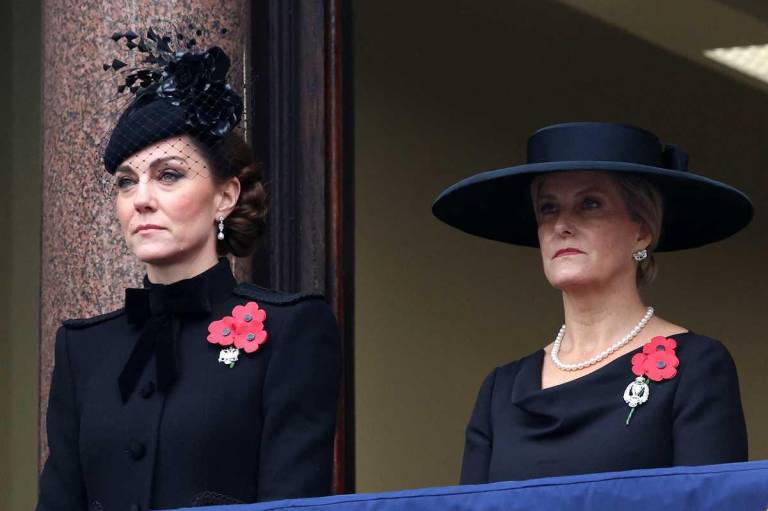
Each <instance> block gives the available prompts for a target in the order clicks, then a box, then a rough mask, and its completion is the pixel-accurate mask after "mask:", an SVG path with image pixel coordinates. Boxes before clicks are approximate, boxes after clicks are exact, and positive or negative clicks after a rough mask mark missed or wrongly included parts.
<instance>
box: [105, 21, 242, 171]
mask: <svg viewBox="0 0 768 511" xmlns="http://www.w3.org/2000/svg"><path fill="white" fill-rule="evenodd" d="M219 31H220V33H221V34H225V33H226V29H224V28H219ZM207 34H208V31H207V30H205V29H202V28H199V27H196V26H195V25H194V24H188V25H186V29H185V30H182V29H181V28H180V27H179V26H177V25H170V29H169V30H161V29H158V28H157V27H149V28H148V29H147V30H146V31H141V32H140V33H137V32H134V31H132V30H128V31H126V32H115V33H114V34H112V37H111V39H112V40H114V41H115V42H116V43H118V44H120V45H122V46H124V47H125V49H127V50H129V51H131V52H136V53H137V55H136V59H135V60H136V61H137V63H138V65H136V66H133V67H131V66H129V65H128V64H127V63H126V62H124V61H123V60H120V59H117V58H115V59H113V60H112V62H111V63H109V64H104V65H103V69H104V70H105V71H112V72H115V73H118V74H119V75H120V77H121V80H120V82H119V83H118V86H117V93H118V95H124V94H131V95H133V99H132V100H131V102H130V104H129V105H128V107H127V108H126V109H125V111H124V112H123V113H122V115H121V116H120V118H119V119H118V121H117V124H116V125H115V127H114V129H113V131H112V133H111V135H110V137H109V141H108V143H107V146H106V149H105V151H104V165H105V167H106V169H107V171H108V172H109V173H114V172H115V169H116V168H117V166H118V165H120V163H121V162H122V161H123V160H125V158H126V157H128V156H130V155H131V154H133V153H135V152H136V151H138V150H140V149H141V148H143V147H146V146H147V145H149V144H151V143H153V142H157V141H159V140H162V139H165V138H168V137H171V136H174V135H181V134H190V135H194V136H195V137H197V138H198V139H200V140H204V141H206V142H215V141H217V140H220V139H222V138H223V137H224V136H225V135H226V134H227V133H229V132H230V131H231V130H232V129H233V128H234V127H235V126H237V125H238V123H239V122H240V119H241V116H242V113H243V101H242V99H241V97H240V96H239V95H238V94H237V93H236V92H235V91H234V90H233V89H232V87H231V86H230V85H229V84H228V83H227V73H228V71H229V68H230V59H229V57H228V56H227V54H226V53H225V52H224V50H222V49H221V48H219V47H218V46H212V47H210V48H208V49H202V48H201V47H200V45H199V43H198V38H199V37H201V36H205V35H207ZM126 60H127V59H126Z"/></svg>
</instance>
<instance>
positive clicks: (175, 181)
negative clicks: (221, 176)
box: [115, 136, 239, 266]
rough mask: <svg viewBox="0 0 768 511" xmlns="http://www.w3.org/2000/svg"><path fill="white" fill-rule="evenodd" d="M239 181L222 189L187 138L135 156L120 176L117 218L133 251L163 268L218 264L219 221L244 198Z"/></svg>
mask: <svg viewBox="0 0 768 511" xmlns="http://www.w3.org/2000/svg"><path fill="white" fill-rule="evenodd" d="M233 180H234V182H235V183H236V182H237V180H236V179H234V178H233ZM233 180H230V181H228V182H227V183H224V184H222V185H217V183H216V181H215V180H214V179H213V175H212V173H211V170H210V169H209V167H208V164H207V162H206V161H205V158H204V157H203V155H202V153H201V152H200V150H199V149H198V148H197V147H196V146H195V145H194V143H193V142H192V140H191V139H190V138H189V137H187V136H180V137H172V138H169V139H166V140H163V141H161V142H158V143H156V144H153V145H151V146H149V147H147V148H145V149H143V150H141V151H139V152H137V153H135V154H134V155H132V156H131V157H130V158H128V159H127V160H125V161H124V162H123V163H122V165H120V167H118V169H117V171H116V172H115V181H116V185H117V201H116V202H117V215H118V217H119V219H120V224H121V226H122V229H123V235H124V236H125V240H126V242H127V244H128V248H129V249H130V250H131V252H133V253H134V254H135V255H136V257H138V258H139V259H140V260H141V261H143V262H145V263H147V264H151V265H157V266H164V265H170V264H177V263H183V262H185V261H190V262H191V261H199V260H200V258H201V257H202V258H205V259H211V258H213V259H214V260H215V257H216V228H215V222H216V219H217V218H218V217H219V216H220V215H223V216H225V217H226V216H227V215H228V214H229V213H230V212H231V210H232V207H233V206H234V204H235V203H236V201H237V196H238V194H239V183H236V185H237V186H235V185H234V184H233V183H232V181H233ZM233 186H235V187H236V188H237V189H236V190H233ZM233 191H234V193H233Z"/></svg>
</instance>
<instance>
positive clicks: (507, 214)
mask: <svg viewBox="0 0 768 511" xmlns="http://www.w3.org/2000/svg"><path fill="white" fill-rule="evenodd" d="M579 170H599V171H608V172H615V173H619V174H628V175H635V176H639V177H642V178H644V179H646V180H647V181H649V182H650V183H652V184H654V185H656V187H657V188H658V190H659V192H660V193H661V195H662V198H663V201H664V217H663V223H662V231H661V238H660V240H659V243H658V246H657V248H656V250H657V251H670V250H681V249H685V248H693V247H698V246H701V245H705V244H707V243H712V242H714V241H718V240H722V239H724V238H727V237H728V236H730V235H732V234H734V233H736V232H737V231H739V230H741V229H742V228H744V227H745V226H746V225H747V224H748V223H749V222H750V220H751V219H752V215H753V208H752V203H751V201H750V200H749V197H747V196H746V195H745V194H744V193H743V192H741V191H740V190H737V189H736V188H734V187H732V186H729V185H727V184H724V183H721V182H719V181H715V180H714V179H710V178H707V177H704V176H701V175H698V174H694V173H692V172H690V171H688V156H687V155H686V154H685V153H684V152H683V151H681V150H680V149H679V148H678V147H677V146H672V145H664V144H662V143H661V142H660V141H659V139H658V138H657V137H656V136H655V135H653V134H652V133H650V132H648V131H645V130H642V129H639V128H635V127H633V126H628V125H625V124H616V123H602V122H578V123H567V124H556V125H553V126H547V127H545V128H542V129H540V130H539V131H537V132H536V133H534V134H533V135H532V136H531V137H530V139H529V140H528V158H527V163H525V164H524V165H517V166H514V167H508V168H503V169H498V170H492V171H488V172H482V173H480V174H476V175H474V176H471V177H468V178H466V179H464V180H462V181H459V182H458V183H456V184H454V185H452V186H450V187H449V188H447V189H446V190H445V191H443V192H442V193H441V194H440V196H439V197H438V198H437V200H436V201H435V202H434V204H433V205H432V213H433V214H434V215H435V216H436V217H437V218H439V219H440V220H442V221H443V222H445V223H447V224H449V225H451V226H453V227H456V228H457V229H460V230H462V231H464V232H467V233H470V234H474V235H476V236H481V237H483V238H488V239H492V240H497V241H502V242H506V243H512V244H515V245H523V246H529V247H537V246H538V245H539V242H538V235H537V223H536V217H535V213H534V208H533V204H532V200H531V190H530V186H531V181H532V179H533V178H534V177H535V176H537V175H541V174H547V173H552V172H562V171H579Z"/></svg>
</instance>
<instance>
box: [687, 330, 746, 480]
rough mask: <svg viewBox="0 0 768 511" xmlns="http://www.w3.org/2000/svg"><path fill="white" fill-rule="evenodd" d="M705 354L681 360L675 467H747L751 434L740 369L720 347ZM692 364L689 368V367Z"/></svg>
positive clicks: (706, 348)
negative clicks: (741, 464)
mask: <svg viewBox="0 0 768 511" xmlns="http://www.w3.org/2000/svg"><path fill="white" fill-rule="evenodd" d="M708 341H709V342H707V343H706V344H705V345H704V346H703V348H702V351H701V353H700V354H699V355H698V356H696V357H691V360H690V361H685V360H681V367H680V372H679V377H680V384H679V387H678V388H677V392H676V394H675V398H674V424H673V442H674V464H675V465H710V464H717V463H731V462H737V461H746V459H747V430H746V426H745V424H744V412H743V411H742V408H741V397H740V395H739V381H738V378H737V376H736V366H735V364H734V363H733V359H732V358H731V355H730V353H728V350H727V349H726V348H725V346H723V345H722V344H721V343H720V342H718V341H715V340H712V339H708ZM686 362H687V363H688V364H690V365H689V367H683V366H682V364H683V363H686Z"/></svg>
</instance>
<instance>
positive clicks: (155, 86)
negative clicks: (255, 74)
mask: <svg viewBox="0 0 768 511" xmlns="http://www.w3.org/2000/svg"><path fill="white" fill-rule="evenodd" d="M113 38H114V39H115V40H116V41H118V42H119V43H120V44H125V45H126V46H127V47H128V48H129V49H135V50H136V51H138V52H141V53H142V54H143V55H141V57H142V58H143V59H144V60H143V62H145V63H149V64H151V66H150V67H144V68H141V69H138V68H137V69H129V70H122V71H121V72H122V73H123V75H124V76H125V82H124V83H123V84H121V86H120V90H121V91H122V92H130V93H132V94H134V95H135V97H134V98H133V100H132V101H131V102H130V104H129V105H128V107H127V108H126V109H125V111H124V112H123V113H122V115H121V116H120V118H119V120H118V121H117V124H116V126H115V127H114V129H113V131H112V133H111V136H110V138H109V142H108V144H107V146H106V149H105V151H104V155H103V158H104V165H105V167H106V170H107V172H108V173H109V174H111V175H112V176H114V183H115V188H114V189H115V205H116V210H117V216H118V218H119V221H120V225H121V227H122V232H123V235H124V237H125V240H126V243H127V245H128V248H129V249H130V251H131V252H132V253H133V254H134V255H135V256H136V257H137V258H138V259H139V260H140V261H141V262H143V263H144V264H145V265H146V277H145V278H144V286H143V288H140V289H127V290H126V291H125V306H124V308H121V309H119V310H117V311H114V312H111V313H108V314H104V315H101V316H97V317H93V318H89V319H78V320H69V321H65V322H64V324H63V326H62V327H61V328H59V330H58V333H57V337H56V355H55V367H54V372H53V378H52V383H51V392H50V399H49V405H48V423H47V429H48V439H49V446H50V455H49V457H48V460H47V462H46V464H45V467H44V469H43V472H42V475H41V477H40V495H39V503H38V507H37V509H38V510H39V511H48V510H54V509H55V510H66V511H75V510H77V511H80V510H86V509H87V510H101V509H106V510H112V509H125V510H128V509H131V510H148V509H165V508H180V507H188V506H194V505H208V504H227V503H240V502H255V501H262V500H273V499H281V498H291V497H310V496H319V495H324V494H328V493H330V491H331V473H332V452H333V438H334V431H335V418H336V408H337V396H338V389H339V383H340V372H341V353H340V346H339V337H338V329H337V326H336V321H335V319H334V316H333V313H332V312H331V310H330V308H329V307H328V305H327V304H326V302H325V301H324V300H323V299H322V297H319V296H316V295H308V294H285V293H279V292H275V291H270V290H267V289H262V288H259V287H256V286H253V285H249V284H238V283H237V282H236V281H235V278H234V277H233V275H232V272H231V269H230V265H229V263H228V261H227V259H226V258H224V257H223V256H226V255H228V254H232V255H235V256H239V257H242V256H246V255H248V254H250V253H251V251H252V250H253V248H254V245H255V243H256V242H257V241H258V239H259V237H260V235H261V233H262V231H263V227H264V216H265V212H266V197H265V191H264V188H263V186H262V182H261V172H260V168H259V165H258V164H257V163H256V161H255V159H254V157H253V155H252V153H251V151H250V149H249V147H248V146H247V145H246V143H245V142H244V141H243V139H242V138H241V137H240V136H239V135H238V134H237V133H236V131H235V128H236V126H237V125H238V123H239V121H240V117H241V115H242V110H243V104H242V100H241V98H240V97H239V96H238V95H237V94H236V93H235V92H234V91H233V90H232V89H231V87H230V86H229V85H228V84H227V82H226V75H227V71H228V69H229V66H230V61H229V58H228V57H227V55H226V54H225V53H224V51H222V50H221V49H220V48H216V47H212V48H209V49H207V50H201V49H198V48H197V46H195V45H187V46H185V47H183V48H182V49H181V50H178V49H175V48H173V44H174V43H175V42H176V41H181V40H183V38H182V37H179V36H178V35H177V34H174V33H171V34H163V33H158V32H156V31H154V30H152V29H150V30H148V31H147V32H146V33H142V34H136V33H134V32H126V33H119V34H115V36H113ZM111 67H113V68H114V69H115V70H117V69H119V68H123V67H126V66H125V65H124V64H123V63H122V62H120V61H117V60H116V61H115V62H113V64H112V65H111ZM126 71H128V72H126ZM220 257H221V258H220Z"/></svg>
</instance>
